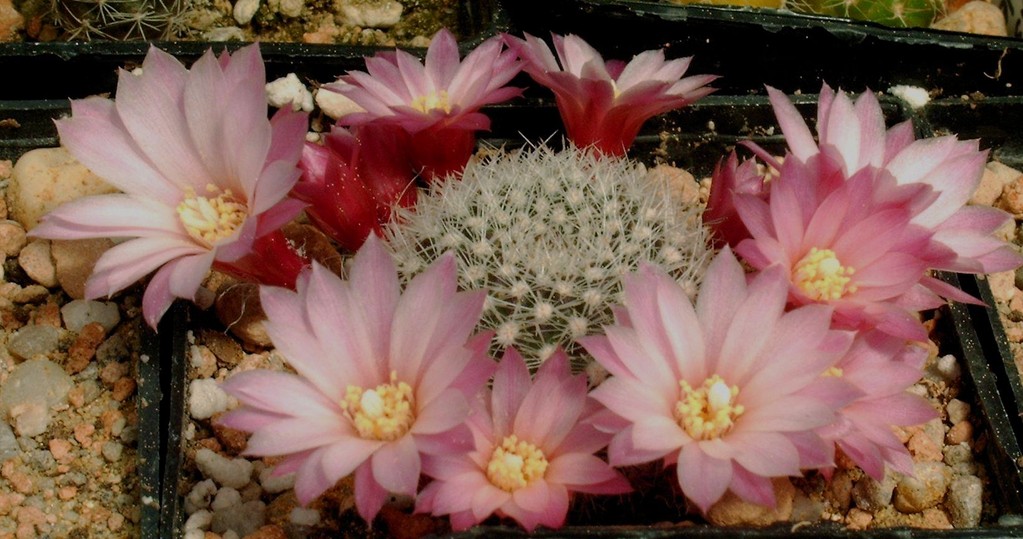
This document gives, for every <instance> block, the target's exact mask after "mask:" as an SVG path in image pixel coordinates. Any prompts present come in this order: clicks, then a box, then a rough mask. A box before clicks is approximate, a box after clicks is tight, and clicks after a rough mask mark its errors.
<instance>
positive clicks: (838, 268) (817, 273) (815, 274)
mask: <svg viewBox="0 0 1023 539" xmlns="http://www.w3.org/2000/svg"><path fill="white" fill-rule="evenodd" d="M853 273H856V270H854V269H853V268H850V267H847V266H843V265H842V263H841V262H840V261H839V260H838V257H836V256H835V252H834V251H832V250H831V249H818V248H816V247H814V248H813V249H810V252H809V253H807V254H806V256H804V257H803V258H802V259H800V261H799V262H797V263H796V266H795V267H794V268H792V282H793V283H795V285H796V286H797V287H799V289H800V290H802V291H803V293H804V294H806V295H807V297H809V298H810V299H813V300H815V301H822V300H823V301H829V300H836V299H840V298H841V297H842V296H844V295H846V294H849V293H853V292H856V285H854V284H849V281H850V276H851V275H852V274H853Z"/></svg>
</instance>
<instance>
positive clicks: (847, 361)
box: [817, 331, 938, 481]
mask: <svg viewBox="0 0 1023 539" xmlns="http://www.w3.org/2000/svg"><path fill="white" fill-rule="evenodd" d="M926 356H927V351H926V350H925V349H924V348H923V347H921V346H917V345H914V344H907V343H906V342H905V341H903V340H901V339H897V338H893V337H891V336H889V335H886V334H884V333H881V332H878V331H870V332H865V333H860V334H858V335H857V336H856V340H855V341H853V345H852V347H851V348H850V350H849V353H848V354H846V355H845V356H844V357H843V358H842V359H841V360H839V362H838V364H837V365H835V368H833V369H831V370H830V371H829V372H828V374H829V375H831V376H839V377H841V378H842V379H843V380H845V381H846V382H849V383H850V384H852V385H853V386H855V387H856V388H857V389H859V390H860V391H862V392H863V395H862V396H860V397H858V398H857V399H856V400H854V401H853V402H851V403H849V404H847V405H846V406H845V407H843V408H842V409H841V410H839V411H838V416H837V419H836V421H835V422H834V423H832V424H830V425H828V426H826V427H822V428H821V429H819V430H818V431H817V432H818V433H819V434H820V435H821V436H822V437H824V438H825V439H826V440H833V441H834V442H835V444H836V445H837V446H838V447H839V448H840V449H841V450H842V452H843V453H845V455H846V456H848V457H849V458H850V459H852V461H853V462H855V463H856V464H857V465H859V467H860V468H862V469H863V471H864V472H866V473H867V474H868V475H870V476H871V477H873V478H874V479H877V480H878V481H880V480H881V479H882V478H883V477H884V470H885V465H888V466H890V467H891V468H892V469H894V470H895V471H897V472H901V473H904V474H910V475H911V474H912V473H913V459H912V457H910V455H909V452H908V451H907V450H906V446H905V445H903V444H902V442H900V441H899V438H898V437H896V436H895V433H894V432H893V431H892V427H893V426H911V425H919V424H921V423H925V422H927V421H930V420H931V419H934V418H935V417H937V416H938V414H937V411H935V409H934V407H933V406H931V404H930V403H929V402H927V399H925V398H923V397H921V396H919V395H914V394H912V393H909V392H908V391H907V389H909V387H910V386H912V385H913V384H915V383H917V382H918V381H919V380H920V378H921V377H922V376H923V369H922V366H923V363H924V360H925V359H926Z"/></svg>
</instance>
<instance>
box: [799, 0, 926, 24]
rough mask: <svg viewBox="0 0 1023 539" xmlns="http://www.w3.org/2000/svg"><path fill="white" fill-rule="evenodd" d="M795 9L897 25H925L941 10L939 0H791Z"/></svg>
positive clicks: (803, 11)
mask: <svg viewBox="0 0 1023 539" xmlns="http://www.w3.org/2000/svg"><path fill="white" fill-rule="evenodd" d="M785 7H787V8H788V9H791V10H792V11H795V12H797V13H812V14H817V15H826V16H831V17H845V18H849V19H854V20H860V21H871V22H876V23H879V24H883V25H885V26H893V27H899V28H915V27H927V26H930V25H931V23H932V22H934V19H935V17H936V16H937V15H938V14H939V13H941V12H942V11H943V10H944V2H943V1H942V0H794V1H790V2H787V3H786V6H785Z"/></svg>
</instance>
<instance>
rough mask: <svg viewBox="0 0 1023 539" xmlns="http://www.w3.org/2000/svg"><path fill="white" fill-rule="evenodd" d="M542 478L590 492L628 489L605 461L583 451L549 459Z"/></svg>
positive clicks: (620, 491) (610, 492) (574, 489)
mask: <svg viewBox="0 0 1023 539" xmlns="http://www.w3.org/2000/svg"><path fill="white" fill-rule="evenodd" d="M544 479H545V480H546V481H549V482H551V483H559V484H562V485H565V486H566V487H568V488H569V489H570V490H573V491H577V492H588V493H591V494H621V493H622V492H626V491H628V490H629V483H628V481H626V480H625V478H624V477H622V476H621V475H620V474H619V473H618V472H616V471H614V470H613V469H612V468H611V467H610V466H608V464H607V463H606V462H604V461H603V460H600V459H599V458H597V457H595V456H593V455H589V454H583V453H569V454H566V455H561V456H559V457H557V458H555V459H554V460H552V461H550V466H548V468H547V473H546V474H544Z"/></svg>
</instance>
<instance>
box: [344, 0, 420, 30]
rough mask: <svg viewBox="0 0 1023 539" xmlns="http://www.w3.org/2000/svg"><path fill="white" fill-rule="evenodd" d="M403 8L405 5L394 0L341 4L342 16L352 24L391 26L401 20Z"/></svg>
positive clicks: (376, 26)
mask: <svg viewBox="0 0 1023 539" xmlns="http://www.w3.org/2000/svg"><path fill="white" fill-rule="evenodd" d="M403 9H404V6H402V5H401V4H400V3H398V2H395V1H394V0H382V1H378V2H360V3H345V4H344V5H342V6H341V16H342V17H344V19H345V22H347V23H348V24H351V25H352V26H362V27H363V28H390V27H392V26H394V25H395V24H397V23H398V21H399V20H401V12H402V10H403Z"/></svg>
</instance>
